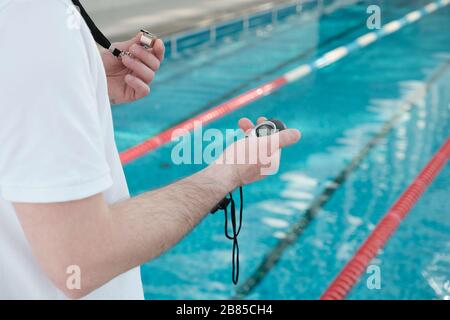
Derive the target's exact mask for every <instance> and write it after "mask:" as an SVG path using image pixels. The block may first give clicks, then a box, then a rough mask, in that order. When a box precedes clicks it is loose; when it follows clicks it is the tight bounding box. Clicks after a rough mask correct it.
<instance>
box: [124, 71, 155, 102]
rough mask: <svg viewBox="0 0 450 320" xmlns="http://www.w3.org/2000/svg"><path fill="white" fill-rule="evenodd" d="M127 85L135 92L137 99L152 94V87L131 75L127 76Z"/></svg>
mask: <svg viewBox="0 0 450 320" xmlns="http://www.w3.org/2000/svg"><path fill="white" fill-rule="evenodd" d="M125 83H126V84H127V85H129V86H130V87H131V88H132V89H133V90H134V98H135V99H140V98H143V97H145V96H147V95H148V94H149V93H150V87H149V86H148V85H147V84H146V83H145V82H144V81H142V80H141V79H139V78H137V77H136V76H133V75H131V74H127V75H126V76H125Z"/></svg>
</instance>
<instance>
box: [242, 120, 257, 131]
mask: <svg viewBox="0 0 450 320" xmlns="http://www.w3.org/2000/svg"><path fill="white" fill-rule="evenodd" d="M238 124H239V128H241V130H242V131H244V133H246V132H247V131H248V130H251V129H253V127H254V126H255V125H254V124H253V122H252V121H251V120H250V119H248V118H242V119H240V120H239V123H238Z"/></svg>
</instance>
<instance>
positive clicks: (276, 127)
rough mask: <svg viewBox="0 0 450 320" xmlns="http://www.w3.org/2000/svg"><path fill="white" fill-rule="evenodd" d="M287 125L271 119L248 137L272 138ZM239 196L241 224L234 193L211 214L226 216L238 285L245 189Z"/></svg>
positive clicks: (234, 275) (252, 131) (234, 281)
mask: <svg viewBox="0 0 450 320" xmlns="http://www.w3.org/2000/svg"><path fill="white" fill-rule="evenodd" d="M286 129H287V127H286V125H285V124H284V123H283V122H282V121H280V120H276V119H270V120H267V121H264V122H262V123H260V124H258V125H257V126H256V127H255V128H253V129H252V130H251V131H250V132H249V133H248V134H247V137H265V136H270V135H272V134H274V133H277V132H280V131H283V130H286ZM239 196H240V206H239V224H238V223H237V221H236V204H235V202H234V199H233V193H231V192H230V194H229V195H228V197H225V198H224V199H223V200H222V201H220V202H219V203H218V204H217V205H216V206H215V207H214V208H213V209H212V210H211V213H212V214H214V213H216V212H217V211H219V210H223V212H224V215H225V236H226V237H227V238H228V239H230V240H232V241H233V253H232V281H233V283H234V284H235V285H236V284H237V283H238V281H239V244H238V240H237V237H238V236H239V233H240V231H241V227H242V212H243V210H244V192H243V188H242V187H240V188H239ZM230 205H231V208H230V215H231V228H232V232H231V233H230V232H229V230H228V207H229V206H230Z"/></svg>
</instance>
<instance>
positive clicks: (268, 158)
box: [215, 117, 301, 186]
mask: <svg viewBox="0 0 450 320" xmlns="http://www.w3.org/2000/svg"><path fill="white" fill-rule="evenodd" d="M264 121H267V119H266V118H264V117H261V118H259V119H258V122H257V123H258V124H261V123H262V122H264ZM239 127H240V128H241V130H242V131H244V133H248V132H249V131H250V130H252V129H253V128H254V125H253V123H252V122H251V121H250V120H249V119H247V118H243V119H241V120H240V121H239ZM300 138H301V134H300V132H299V131H298V130H296V129H286V130H283V131H281V132H278V133H276V134H273V135H271V136H267V137H259V138H258V137H253V136H252V137H248V138H245V139H241V140H239V141H237V142H236V143H234V144H232V145H231V146H229V147H228V148H227V149H226V150H225V151H224V153H223V154H222V156H221V157H220V158H219V159H218V160H217V161H216V163H215V164H216V165H225V166H226V167H227V169H228V171H229V172H230V174H231V178H232V179H233V180H234V181H235V184H237V185H238V186H242V185H246V184H250V183H253V182H255V181H258V180H260V179H262V178H264V177H265V176H268V175H273V174H275V173H277V171H278V168H279V164H280V156H281V149H283V148H284V147H287V146H290V145H292V144H294V143H297V142H298V141H299V140H300Z"/></svg>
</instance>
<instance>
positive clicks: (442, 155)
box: [320, 137, 450, 300]
mask: <svg viewBox="0 0 450 320" xmlns="http://www.w3.org/2000/svg"><path fill="white" fill-rule="evenodd" d="M449 158H450V137H449V138H447V141H446V142H445V143H444V144H443V145H442V146H441V148H440V149H439V150H438V151H437V152H436V153H435V154H434V156H433V158H432V159H431V160H430V161H429V162H428V164H427V165H426V166H425V168H424V169H423V170H422V171H421V172H420V173H419V175H418V176H417V177H416V178H415V179H414V180H413V182H412V183H411V184H410V185H409V187H408V188H407V189H406V190H405V191H404V192H403V194H402V195H401V196H400V197H399V198H398V199H397V201H396V202H395V203H394V205H393V206H392V207H391V208H390V209H389V211H388V213H387V214H386V215H385V216H384V218H383V219H382V220H381V221H380V222H379V223H378V225H377V226H376V228H375V229H374V230H373V232H372V233H371V234H370V235H369V237H368V238H367V239H366V241H365V242H364V243H363V245H362V246H361V247H360V248H359V250H358V251H357V252H356V254H355V255H354V256H353V257H352V259H350V261H349V262H348V263H347V265H346V266H345V267H344V268H343V269H342V271H341V272H340V273H339V275H338V276H337V277H336V278H335V279H334V281H333V282H332V283H331V285H330V286H329V287H328V289H327V290H326V291H325V292H324V293H323V295H322V297H321V298H320V299H321V300H342V299H345V297H346V296H347V294H348V293H349V292H350V290H351V289H352V287H353V286H354V285H355V284H356V283H357V282H358V280H359V278H360V277H361V275H362V274H363V272H364V270H365V269H366V268H367V266H368V265H369V263H370V262H371V261H372V259H373V258H374V257H375V256H376V255H377V254H378V252H379V250H380V249H381V248H382V247H383V246H384V245H385V244H386V243H387V241H388V240H389V238H390V237H391V236H392V234H393V233H394V232H395V231H396V230H397V228H398V226H399V225H400V223H401V221H402V220H403V219H404V218H405V217H406V216H407V214H408V213H409V211H410V210H411V209H412V207H413V206H414V204H415V203H416V202H417V201H418V200H419V198H420V197H421V196H422V194H423V193H424V192H425V190H426V189H427V187H428V186H429V185H430V184H431V182H432V181H433V180H434V179H435V178H436V177H437V176H438V174H439V172H440V171H441V170H442V168H443V167H444V166H445V164H446V163H447V161H448V159H449Z"/></svg>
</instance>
